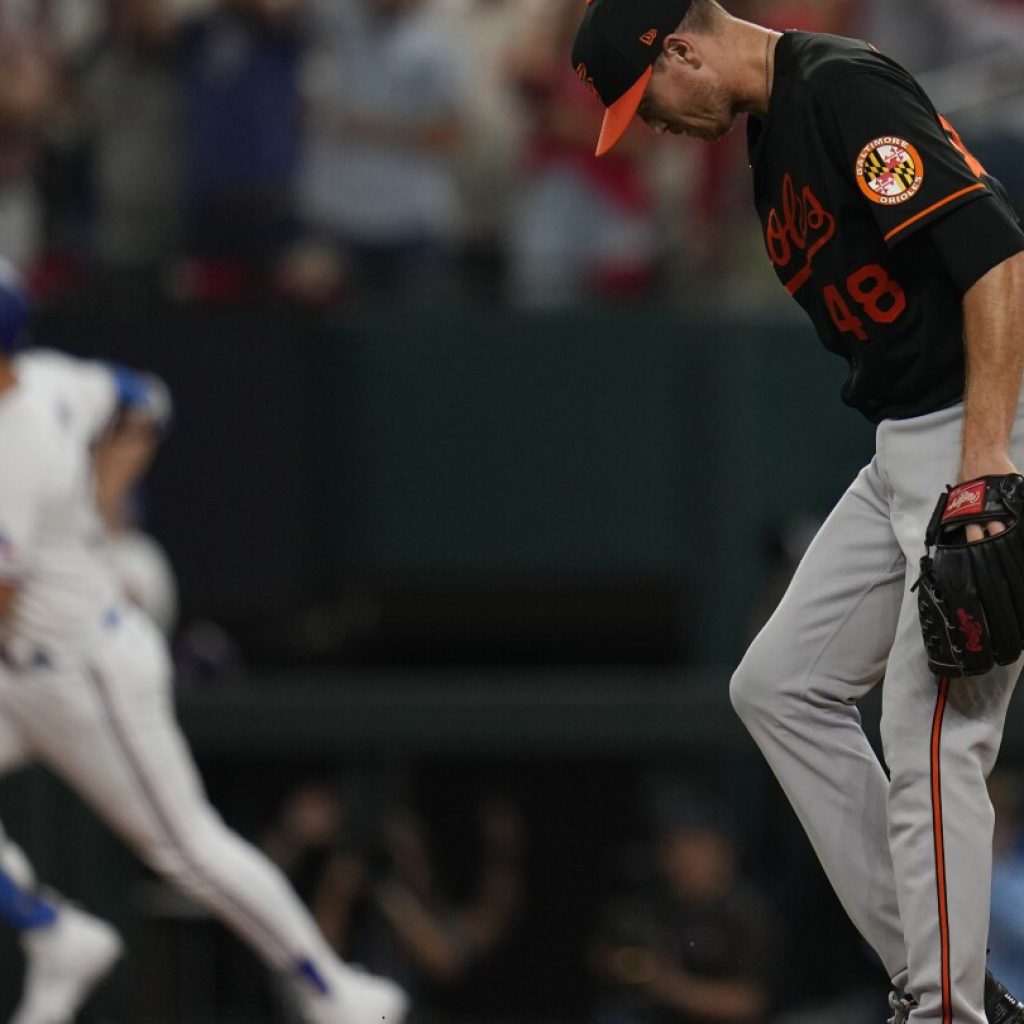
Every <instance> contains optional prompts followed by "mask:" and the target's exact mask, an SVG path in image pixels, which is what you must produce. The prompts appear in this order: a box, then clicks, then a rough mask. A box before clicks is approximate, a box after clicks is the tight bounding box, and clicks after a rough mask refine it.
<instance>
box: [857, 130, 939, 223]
mask: <svg viewBox="0 0 1024 1024" xmlns="http://www.w3.org/2000/svg"><path fill="white" fill-rule="evenodd" d="M856 171H857V184H858V185H860V190H861V191H862V192H863V193H864V195H866V196H867V197H868V199H870V200H871V201H872V202H873V203H879V204H881V205H882V206H899V204H900V203H905V202H906V201H907V200H908V199H913V198H914V196H916V195H917V193H918V192H920V191H921V186H922V185H923V184H924V162H923V161H922V160H921V154H920V153H918V151H917V150H916V149H915V148H914V147H913V146H912V145H911V144H910V143H909V142H907V140H906V139H900V138H897V137H896V136H895V135H882V136H880V137H879V138H877V139H872V140H871V141H870V142H869V143H868V144H867V145H866V146H865V147H864V148H863V149H862V150H861V151H860V153H859V155H858V156H857V164H856Z"/></svg>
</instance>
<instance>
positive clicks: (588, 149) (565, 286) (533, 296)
mask: <svg viewBox="0 0 1024 1024" xmlns="http://www.w3.org/2000/svg"><path fill="white" fill-rule="evenodd" d="M578 20H579V9H578V4H577V2H576V0H551V2H550V3H547V4H545V5H543V6H542V7H541V9H540V10H539V12H538V13H537V14H536V16H535V19H534V24H533V26H532V29H531V31H530V32H529V33H528V36H527V38H526V40H525V42H524V45H523V47H522V49H521V52H520V54H519V55H518V60H517V63H516V67H515V74H516V80H517V82H518V87H519V90H520V94H521V96H522V98H523V101H524V103H525V104H526V107H527V110H528V118H529V120H528V143H527V152H526V166H525V169H524V175H523V180H522V183H521V185H520V188H519V192H518V195H517V197H516V207H515V212H514V215H513V219H512V226H511V231H510V235H509V261H510V265H509V275H510V279H509V292H510V298H511V300H512V301H513V302H515V303H518V304H522V305H526V306H534V307H551V306H560V305H571V304H574V303H582V302H585V301H587V300H589V299H607V300H612V301H614V300H629V299H638V298H642V297H645V296H649V295H650V294H651V293H652V291H653V289H654V285H655V282H656V276H657V273H656V272H657V266H658V257H659V247H658V240H657V234H656V231H655V217H654V196H653V192H652V189H651V186H650V182H649V180H648V177H647V168H646V167H645V163H644V156H645V154H646V153H647V152H648V151H649V146H648V142H649V139H648V136H647V133H646V129H644V128H643V126H642V125H640V124H639V122H637V124H636V125H635V126H634V127H633V128H632V129H631V130H630V132H629V133H628V134H627V136H626V138H625V139H624V140H623V143H622V144H621V145H620V146H618V147H617V148H616V149H615V150H614V151H613V152H611V153H609V154H608V155H606V156H604V157H602V158H601V159H600V160H595V159H594V139H595V138H596V137H597V134H598V128H599V126H600V123H601V118H602V116H603V108H602V107H601V104H600V103H598V102H597V101H596V100H595V98H594V97H593V96H591V95H590V94H589V93H588V92H587V90H586V89H585V88H584V87H583V85H582V83H581V82H580V81H579V79H578V78H577V76H576V75H575V74H574V73H573V72H572V70H571V69H570V68H569V67H568V62H567V60H566V54H567V53H569V51H570V49H571V45H572V37H573V33H574V31H575V27H576V23H577V22H578Z"/></svg>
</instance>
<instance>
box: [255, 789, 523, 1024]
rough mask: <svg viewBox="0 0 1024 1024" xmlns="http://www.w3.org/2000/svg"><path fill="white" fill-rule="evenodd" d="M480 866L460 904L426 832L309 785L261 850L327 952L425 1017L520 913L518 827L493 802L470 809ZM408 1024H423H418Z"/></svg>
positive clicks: (415, 823)
mask: <svg viewBox="0 0 1024 1024" xmlns="http://www.w3.org/2000/svg"><path fill="white" fill-rule="evenodd" d="M478 815H479V837H480V840H479V841H480V845H479V860H478V862H477V868H476V872H475V876H476V878H475V885H474V886H473V888H472V893H471V895H470V897H469V898H468V899H463V898H456V897H452V896H450V895H449V894H448V893H447V892H446V891H444V888H443V887H442V885H441V883H440V881H439V872H438V866H437V864H436V863H435V859H434V856H433V853H432V851H431V844H430V839H429V837H428V828H427V825H426V823H425V822H424V821H423V820H422V818H421V816H420V815H419V813H418V812H417V811H416V810H414V809H413V808H412V807H411V806H410V805H409V804H407V803H405V802H402V803H399V804H392V805H390V806H387V807H386V809H385V810H383V812H381V811H380V810H379V808H376V807H375V808H374V809H373V813H372V814H371V817H373V818H375V824H373V825H371V826H370V828H369V829H368V830H367V829H364V830H363V831H360V828H359V826H360V821H359V815H358V814H353V813H351V808H350V802H349V801H348V800H347V799H345V798H344V797H343V796H342V795H341V794H340V793H339V792H338V790H337V789H335V788H333V787H331V786H329V785H325V784H323V783H322V782H310V783H308V784H305V785H303V786H300V787H299V788H298V789H296V790H295V791H294V792H293V793H292V794H291V795H290V796H289V798H288V799H287V801H286V802H285V805H284V807H283V809H282V811H281V813H280V814H279V815H278V817H277V820H276V822H275V823H274V824H273V826H272V827H271V828H270V829H269V830H268V832H267V833H266V835H265V838H264V843H263V846H264V849H266V850H267V852H268V853H269V854H270V855H271V856H272V857H273V859H274V860H275V861H276V862H277V863H278V864H279V865H280V866H281V867H282V868H283V869H284V870H285V871H286V873H288V875H289V877H290V878H291V879H292V881H293V883H294V884H295V886H296V889H297V891H299V892H300V893H302V894H303V895H304V896H305V897H306V898H307V900H308V901H309V903H310V905H311V907H312V910H313V913H314V916H315V917H316V919H317V921H318V923H319V924H320V927H321V929H322V931H323V933H324V935H325V936H326V938H327V939H328V941H329V942H330V943H331V945H332V946H333V947H334V948H335V949H337V950H339V951H341V950H344V951H345V954H346V955H347V956H348V957H350V958H351V959H352V960H353V962H356V963H360V964H362V965H364V966H365V967H367V968H368V969H369V970H372V971H374V972H375V973H379V974H383V975H386V976H388V977H391V978H393V979H395V980H396V981H398V982H399V983H400V984H402V985H403V987H405V988H406V991H408V992H409V993H410V995H411V996H412V1000H413V1004H414V1006H416V1007H417V1008H418V1009H419V1010H420V1011H421V1012H423V1013H426V1014H427V1015H428V1016H429V1013H430V1004H431V993H432V992H436V991H439V990H445V991H447V990H451V989H453V988H455V987H457V986H458V985H459V983H461V982H462V981H463V980H464V979H466V978H467V977H468V975H469V974H470V972H471V971H472V970H473V969H474V968H475V967H476V966H477V965H478V964H480V963H481V962H482V961H483V960H484V959H485V958H487V957H488V956H490V955H491V954H493V953H494V952H495V951H496V950H498V949H499V948H500V946H501V944H502V943H503V942H504V941H505V940H506V938H507V937H508V935H509V932H510V929H511V927H512V925H513V924H514V922H515V920H516V917H517V914H518V912H519V909H520V906H521V903H522V885H523V877H522V859H523V852H524V851H523V846H524V833H523V825H522V821H521V819H520V816H519V814H518V813H517V812H516V811H515V810H514V809H513V808H512V807H510V806H509V805H507V804H506V803H504V802H503V801H501V800H498V799H495V798H493V797H484V798H482V799H481V800H480V802H479V805H478ZM416 1019H418V1020H419V1019H423V1018H421V1017H419V1016H418V1017H417V1018H416Z"/></svg>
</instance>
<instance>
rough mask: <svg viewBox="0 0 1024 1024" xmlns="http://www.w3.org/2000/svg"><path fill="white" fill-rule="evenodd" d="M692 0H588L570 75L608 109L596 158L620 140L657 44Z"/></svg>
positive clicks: (640, 94)
mask: <svg viewBox="0 0 1024 1024" xmlns="http://www.w3.org/2000/svg"><path fill="white" fill-rule="evenodd" d="M692 3H693V0H587V10H586V13H585V14H584V15H583V21H582V22H581V23H580V27H579V29H578V30H577V31H576V40H575V42H574V43H573V46H572V66H573V70H574V71H575V72H576V74H577V75H579V77H580V78H581V79H582V81H583V82H584V84H585V85H587V87H588V88H590V90H591V91H592V92H594V93H595V94H596V95H597V96H598V97H600V100H601V102H602V103H603V104H604V105H605V106H606V107H607V108H608V109H607V110H606V111H605V115H604V123H603V124H602V125H601V135H600V137H599V138H598V140H597V150H596V153H597V155H598V156H602V155H603V154H605V153H607V152H608V150H610V149H611V148H612V146H614V145H615V143H616V142H618V141H619V139H620V138H622V134H623V132H625V130H626V128H628V127H629V122H630V121H632V120H633V115H634V114H636V108H637V107H638V106H640V100H641V99H643V95H644V90H645V89H646V88H647V83H648V82H649V81H650V80H651V75H652V74H653V73H654V62H655V60H656V59H657V57H658V54H659V53H660V52H661V41H662V39H664V38H665V36H667V35H670V34H671V33H673V32H675V30H676V29H677V28H678V27H679V24H680V22H681V21H682V20H683V18H685V17H686V12H687V11H689V9H690V5H691V4H692Z"/></svg>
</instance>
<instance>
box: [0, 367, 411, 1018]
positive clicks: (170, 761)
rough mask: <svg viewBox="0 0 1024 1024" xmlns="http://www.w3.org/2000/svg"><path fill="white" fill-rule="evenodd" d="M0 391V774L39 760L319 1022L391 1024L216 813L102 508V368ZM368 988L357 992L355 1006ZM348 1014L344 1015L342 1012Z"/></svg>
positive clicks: (391, 999) (390, 1006)
mask: <svg viewBox="0 0 1024 1024" xmlns="http://www.w3.org/2000/svg"><path fill="white" fill-rule="evenodd" d="M15 367H16V373H17V376H18V379H19V383H18V385H17V386H16V387H14V388H13V389H11V390H9V391H7V392H4V393H0V466H3V473H0V575H2V576H3V577H5V578H7V579H11V580H15V581H17V584H18V590H17V593H16V596H15V598H14V606H13V609H12V611H11V613H10V615H9V616H8V617H7V620H6V621H4V622H3V623H0V654H2V660H3V663H4V669H5V670H4V671H2V672H0V771H9V770H10V769H12V768H13V767H15V766H16V765H18V764H20V763H22V762H24V761H26V760H28V759H30V758H34V759H38V760H39V761H41V762H43V763H44V764H46V765H47V767H49V768H50V769H51V770H53V771H54V772H55V773H56V774H58V775H60V776H61V777H63V778H64V780H65V781H66V782H67V783H68V784H69V785H70V786H72V787H73V788H74V789H75V790H76V791H77V792H78V793H79V794H80V795H81V796H82V797H83V798H84V799H85V800H86V801H87V802H88V803H89V804H90V805H91V806H92V807H93V808H94V809H95V810H96V812H97V813H99V814H100V815H101V816H102V818H103V819H104V820H105V821H106V822H107V823H108V824H109V825H110V826H111V827H112V828H113V829H114V830H115V831H116V832H117V833H118V834H119V835H120V836H121V837H122V838H123V839H124V840H125V841H126V842H127V843H128V844H129V845H130V846H131V847H132V848H133V849H134V850H135V851H136V852H137V853H138V855H139V856H140V857H141V858H142V859H143V860H144V861H145V862H146V863H147V864H149V865H150V866H151V867H152V868H154V869H155V870H156V871H158V872H160V873H161V874H163V875H165V876H166V877H167V878H168V879H169V880H170V881H172V882H174V883H175V884H177V885H178V886H180V887H181V888H182V889H184V890H186V891H188V892H189V893H190V894H191V895H192V896H194V897H195V898H196V899H198V900H200V901H201V902H202V903H204V904H205V905H207V906H208V907H209V908H210V909H211V910H212V911H213V912H214V913H215V914H216V915H217V916H218V917H220V918H221V919H222V920H223V921H224V922H225V923H226V924H227V925H229V926H230V927H231V928H233V929H234V930H235V931H236V932H237V934H238V935H239V936H240V937H241V938H243V939H244V940H246V941H247V942H248V943H249V944H250V945H251V946H252V947H253V948H254V950H255V951H256V952H257V953H258V954H259V955H260V956H261V958H262V959H263V960H264V961H265V963H266V964H267V965H268V966H269V967H271V968H274V969H276V970H279V971H281V972H283V973H284V974H285V975H286V977H287V978H288V980H289V982H290V984H291V988H292V991H293V992H294V993H295V995H296V997H297V998H298V1000H299V1002H300V1005H301V1007H302V1009H303V1012H304V1014H305V1015H306V1016H307V1017H308V1019H309V1020H310V1021H315V1022H317V1024H328V1022H329V1024H341V1022H342V1021H344V1022H345V1024H362V1022H363V1021H367V1022H368V1021H370V1020H371V1019H372V1020H373V1021H375V1022H376V1021H381V1020H387V1021H389V1022H397V1021H399V1020H401V1018H402V1012H403V1006H404V997H402V995H401V993H398V992H397V991H392V990H388V989H387V988H386V986H387V985H388V984H389V983H385V982H383V981H382V980H381V981H380V985H379V989H380V991H379V992H378V994H379V995H381V998H380V999H376V996H375V997H374V999H373V1000H371V1001H372V1002H373V1005H374V1007H375V1009H380V1008H383V1012H376V1013H375V1015H374V1016H373V1017H372V1018H371V1017H370V1016H362V1015H361V1014H360V1013H359V1012H355V1011H356V1010H357V1008H358V1007H357V1004H358V1006H364V1005H367V1001H366V999H364V998H363V996H364V995H365V989H366V987H367V985H368V984H376V983H377V982H378V979H368V978H366V977H365V976H362V975H357V974H356V973H355V972H353V971H352V970H351V969H349V968H347V967H346V966H345V965H343V964H342V963H341V962H340V961H339V960H338V959H337V957H336V956H335V955H334V953H333V952H332V951H331V950H330V949H329V948H328V947H327V945H326V943H325V942H324V940H323V939H322V937H321V935H320V933H319V931H318V929H317V927H316V925H315V923H314V922H313V920H312V918H311V917H310V915H309V914H308V912H307V911H306V909H305V907H304V906H303V905H302V904H301V902H300V901H299V900H298V898H297V897H296V896H295V894H294V892H293V891H292V889H291V887H290V886H289V885H288V883H287V881H286V880H285V878H284V876H283V875H282V874H281V873H280V871H279V870H278V869H277V868H276V867H275V866H274V865H273V864H272V863H271V862H270V861H269V860H268V859H267V858H266V857H265V856H264V855H263V854H262V853H260V852H259V851H257V850H256V849H255V848H253V847H252V846H250V845H249V844H248V843H246V842H245V841H243V840H242V839H241V838H240V837H239V836H237V835H236V834H235V833H233V832H232V831H231V830H230V829H229V828H227V827H226V826H225V825H224V823H223V822H222V821H221V819H220V817H219V816H218V815H217V814H216V812H215V811H214V810H213V808H212V807H211V806H210V804H209V803H208V801H207V798H206V796H205V793H204V791H203V786H202V783H201V780H200V777H199V774H198V771H197V769H196V767H195V764H194V762H193V760H192V757H191V754H190V752H189V750H188V747H187V745H186V743H185V740H184V737H183V736H182V734H181V732H180V730H179V728H178V726H177V723H176V721H175V718H174V712H173V706H172V698H171V686H170V682H171V664H170V661H169V658H168V653H167V648H166V644H165V641H164V639H163V636H162V635H161V633H160V632H159V630H158V629H157V628H156V627H155V626H154V624H153V623H152V622H151V621H150V620H149V619H148V618H147V617H146V616H145V615H143V614H142V613H141V612H140V611H139V610H137V609H136V608H134V607H132V606H130V605H128V604H127V603H125V602H124V601H123V600H122V597H121V590H120V587H119V584H118V582H117V580H116V578H115V576H114V574H113V572H112V570H111V567H110V563H109V561H108V557H107V552H106V548H105V536H104V530H103V528H102V525H101V522H100V519H99V514H98V511H97V508H96V503H95V497H94V488H93V480H92V462H91V453H90V445H91V443H92V440H93V439H94V438H95V437H96V435H97V434H98V432H99V431H100V430H102V428H103V427H104V426H105V425H106V423H107V422H108V421H109V419H110V417H111V415H112V413H113V412H114V409H115V406H116V402H117V388H116V383H115V379H114V376H113V374H112V373H111V371H109V370H108V369H107V368H106V367H104V366H103V365H102V364H98V363H87V362H81V361H78V360H73V359H71V358H69V357H66V356H63V355H60V354H57V353H47V352H39V351H35V352H30V353H26V354H25V355H22V356H19V357H18V358H17V359H16V361H15ZM355 989H359V990H360V991H359V992H355V991H354V990H355ZM343 1000H345V1003H344V1005H343Z"/></svg>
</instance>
